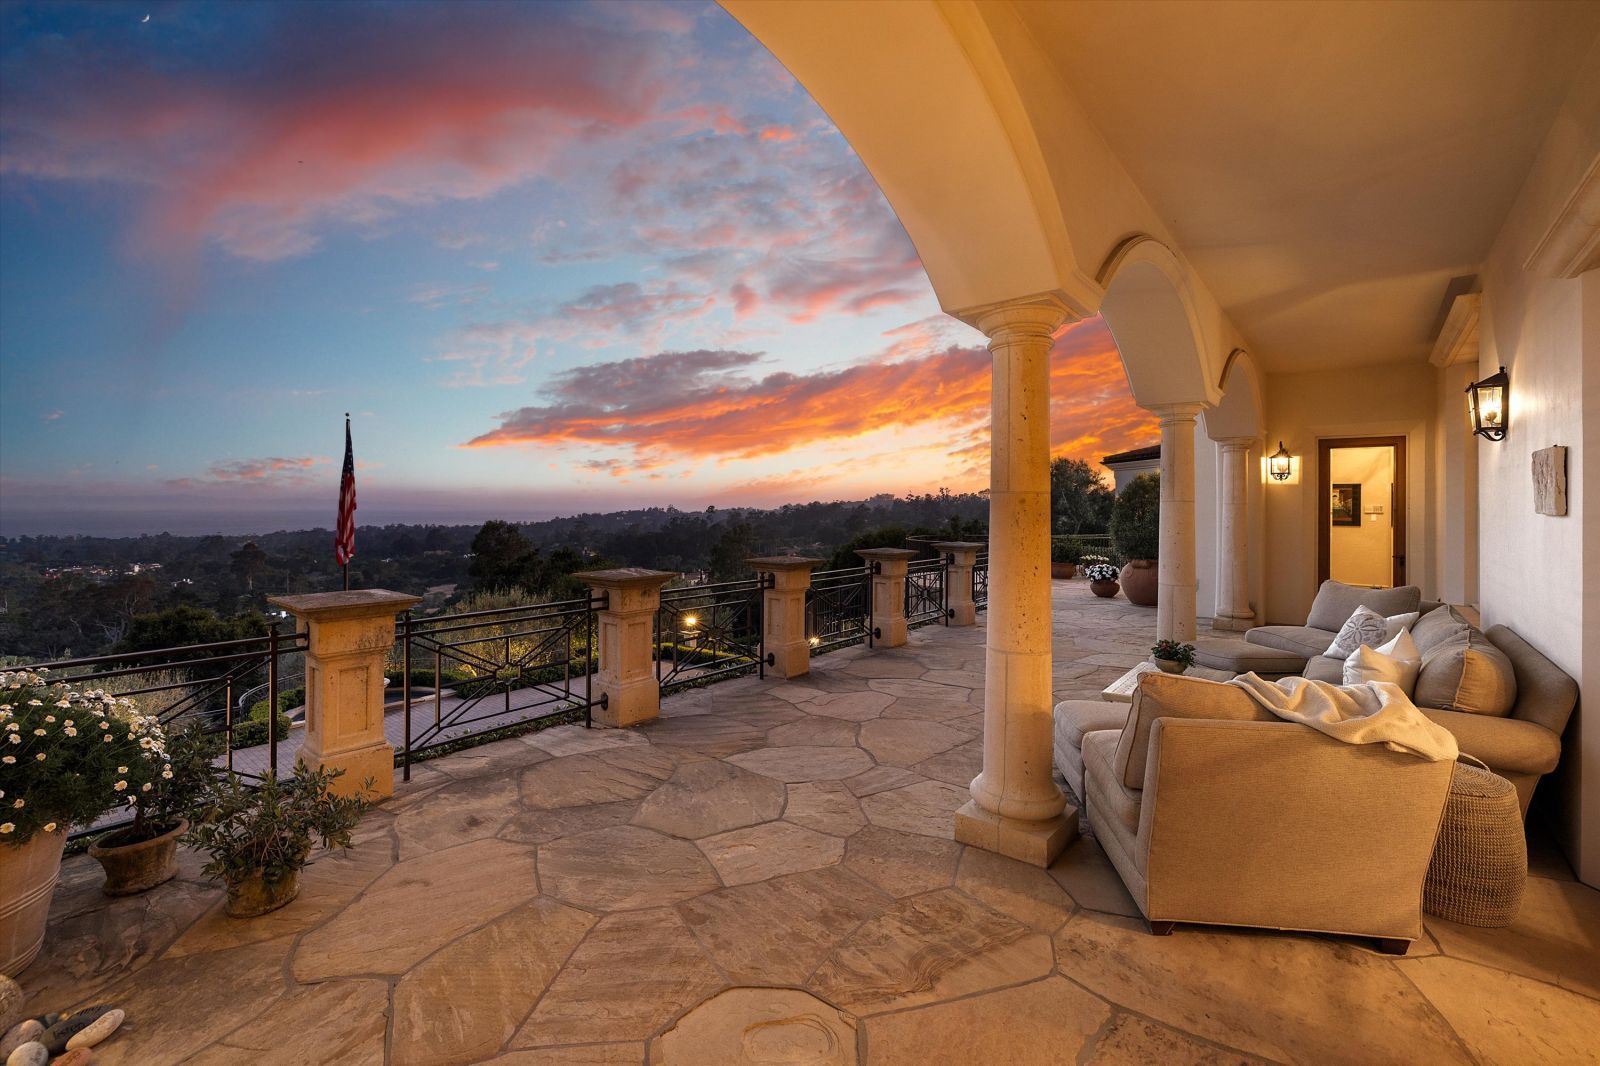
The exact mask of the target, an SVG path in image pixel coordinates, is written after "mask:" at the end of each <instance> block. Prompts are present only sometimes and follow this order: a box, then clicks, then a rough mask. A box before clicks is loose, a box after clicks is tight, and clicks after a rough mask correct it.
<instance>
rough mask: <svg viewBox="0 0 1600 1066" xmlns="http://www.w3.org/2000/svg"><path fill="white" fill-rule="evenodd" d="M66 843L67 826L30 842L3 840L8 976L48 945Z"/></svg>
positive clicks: (1, 908)
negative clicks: (46, 935) (46, 930)
mask: <svg viewBox="0 0 1600 1066" xmlns="http://www.w3.org/2000/svg"><path fill="white" fill-rule="evenodd" d="M66 846H67V831H66V830H65V829H57V830H56V831H55V832H54V833H35V834H33V837H32V838H31V839H30V840H29V841H28V842H27V843H26V844H17V845H12V844H0V973H3V974H6V975H7V976H8V977H16V976H18V975H19V974H21V973H22V971H23V970H24V969H26V968H27V965H28V963H30V962H32V961H33V960H34V957H35V956H37V955H38V954H39V949H40V948H41V947H43V946H44V928H45V923H46V921H47V920H48V919H49V917H50V895H51V893H53V892H55V890H56V880H57V879H58V878H59V877H60V876H61V850H62V849H63V848H65V847H66Z"/></svg>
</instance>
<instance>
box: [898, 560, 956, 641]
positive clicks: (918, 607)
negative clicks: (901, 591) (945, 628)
mask: <svg viewBox="0 0 1600 1066" xmlns="http://www.w3.org/2000/svg"><path fill="white" fill-rule="evenodd" d="M945 572H946V571H945V561H944V557H943V556H938V557H937V558H933V559H917V560H915V561H913V562H911V563H910V564H908V565H907V567H906V601H905V610H906V624H907V625H909V626H921V625H928V624H929V623H932V622H940V623H943V624H945V625H949V623H950V618H949V613H948V603H947V597H946V595H945Z"/></svg>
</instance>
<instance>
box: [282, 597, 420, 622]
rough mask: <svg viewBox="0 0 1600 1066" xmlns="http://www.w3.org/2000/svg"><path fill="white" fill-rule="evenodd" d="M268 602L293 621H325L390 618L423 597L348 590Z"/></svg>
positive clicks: (418, 601)
mask: <svg viewBox="0 0 1600 1066" xmlns="http://www.w3.org/2000/svg"><path fill="white" fill-rule="evenodd" d="M267 602H268V603H270V604H272V606H274V607H282V608H283V609H284V610H286V611H288V612H289V613H290V614H292V615H294V616H295V617H296V618H304V619H308V620H309V619H316V620H317V621H319V622H325V621H340V620H343V619H346V618H383V617H385V616H388V617H391V618H392V617H393V616H395V615H397V614H399V613H400V612H401V611H409V610H410V609H411V608H413V607H415V606H416V605H417V604H419V603H421V602H422V598H421V597H420V596H408V595H406V594H405V593H403V592H390V591H389V590H388V589H347V590H345V591H343V592H311V593H307V594H305V595H302V596H268V597H267Z"/></svg>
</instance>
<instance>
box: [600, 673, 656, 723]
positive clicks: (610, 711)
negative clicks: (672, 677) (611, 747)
mask: <svg viewBox="0 0 1600 1066" xmlns="http://www.w3.org/2000/svg"><path fill="white" fill-rule="evenodd" d="M600 690H601V692H603V693H604V694H605V697H606V703H605V706H604V707H602V706H600V705H599V704H598V703H597V704H595V705H594V707H593V708H592V709H591V710H590V712H589V718H590V721H591V722H592V723H593V724H595V725H598V726H605V727H607V728H609V729H623V728H626V727H628V726H630V725H638V724H639V723H640V722H650V721H654V720H655V719H657V718H659V717H661V686H660V684H658V683H657V681H656V679H655V678H653V677H648V678H645V679H644V680H643V681H634V682H631V683H630V684H626V685H618V686H616V687H615V688H612V687H610V686H607V685H601V686H600Z"/></svg>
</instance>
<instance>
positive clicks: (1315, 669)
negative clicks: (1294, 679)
mask: <svg viewBox="0 0 1600 1066" xmlns="http://www.w3.org/2000/svg"><path fill="white" fill-rule="evenodd" d="M1300 676H1301V677H1304V678H1306V679H1308V680H1311V681H1326V682H1327V683H1328V684H1330V685H1342V684H1344V660H1343V659H1335V658H1333V657H1332V656H1331V655H1319V656H1317V657H1316V658H1315V659H1312V660H1311V661H1310V662H1308V663H1306V668H1305V670H1304V671H1302V673H1301V675H1300Z"/></svg>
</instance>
